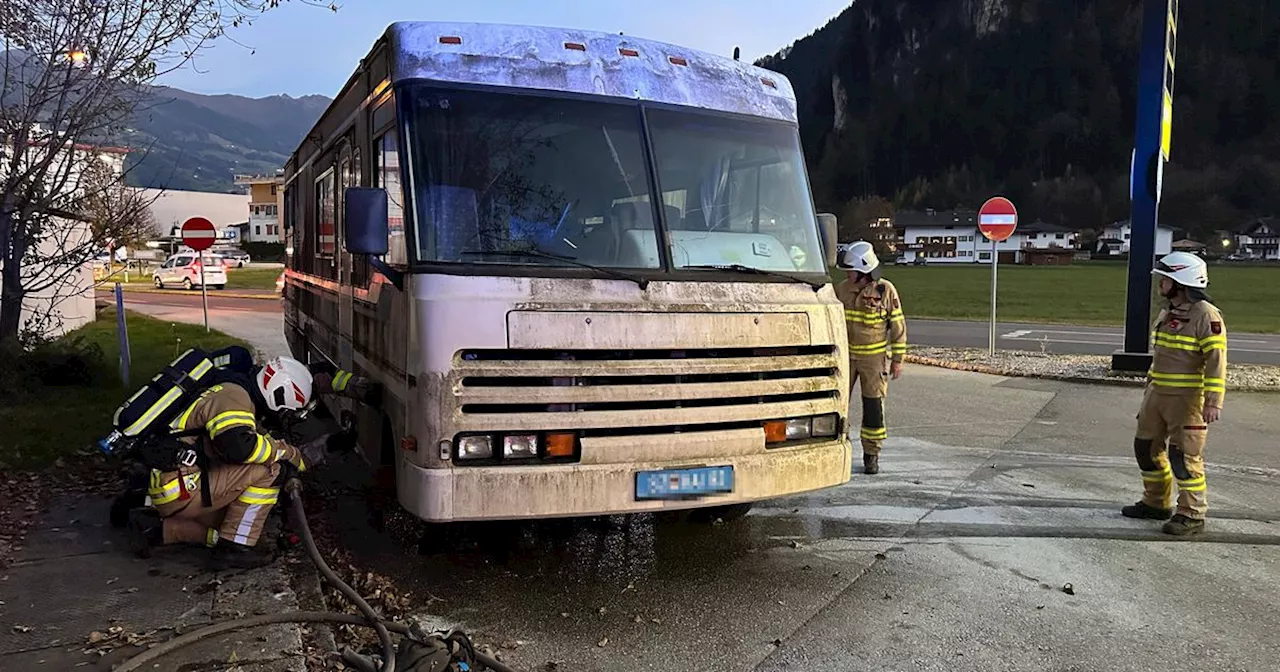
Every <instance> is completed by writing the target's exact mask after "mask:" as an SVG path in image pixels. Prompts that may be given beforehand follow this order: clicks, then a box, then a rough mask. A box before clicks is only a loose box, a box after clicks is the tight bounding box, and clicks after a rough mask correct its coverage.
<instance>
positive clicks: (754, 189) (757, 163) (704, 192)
mask: <svg viewBox="0 0 1280 672" xmlns="http://www.w3.org/2000/svg"><path fill="white" fill-rule="evenodd" d="M648 118H649V128H650V131H651V133H652V135H653V146H654V156H655V161H656V163H657V166H658V184H660V185H662V200H663V203H664V204H666V222H667V228H668V230H669V231H670V232H671V260H672V263H673V264H674V265H675V267H676V268H680V267H684V266H719V265H733V264H739V265H742V266H749V267H751V268H758V269H762V270H770V271H808V272H815V273H821V272H823V265H822V264H823V261H822V252H821V247H820V243H819V242H818V234H817V227H816V226H815V225H814V222H815V221H816V217H815V216H814V213H813V205H812V202H811V201H810V199H809V189H808V183H807V181H806V179H805V173H804V157H803V154H802V153H801V150H800V141H799V138H798V137H797V136H796V132H795V129H794V128H792V127H790V126H786V125H783V124H778V123H768V122H756V121H743V120H738V119H727V118H721V117H715V116H710V115H701V114H690V113H687V112H671V111H667V110H652V111H650V112H649V114H648Z"/></svg>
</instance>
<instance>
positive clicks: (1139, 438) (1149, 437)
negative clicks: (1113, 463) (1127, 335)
mask: <svg viewBox="0 0 1280 672" xmlns="http://www.w3.org/2000/svg"><path fill="white" fill-rule="evenodd" d="M1152 274H1153V275H1158V276H1160V296H1161V297H1163V298H1162V300H1161V303H1162V304H1163V305H1162V310H1161V311H1160V316H1159V317H1158V318H1157V319H1156V324H1155V330H1154V335H1153V337H1152V338H1153V344H1152V349H1153V352H1154V359H1153V361H1152V363H1151V370H1150V371H1149V372H1148V381H1147V388H1146V391H1145V392H1144V393H1143V397H1142V408H1141V410H1140V411H1139V412H1138V430H1137V433H1136V438H1135V439H1134V441H1133V451H1134V455H1135V457H1137V460H1138V466H1139V468H1140V469H1142V485H1143V496H1142V501H1140V502H1138V503H1136V504H1132V505H1130V506H1126V507H1124V508H1123V509H1122V512H1123V513H1124V515H1126V516H1128V517H1130V518H1150V519H1155V520H1168V519H1169V517H1170V515H1173V514H1174V513H1175V512H1174V511H1173V510H1172V509H1170V507H1169V500H1170V498H1171V496H1172V494H1173V481H1174V479H1177V481H1178V508H1177V512H1176V515H1173V518H1172V519H1171V520H1168V522H1166V523H1165V524H1164V527H1163V530H1164V532H1165V533H1166V534H1173V535H1179V536H1182V535H1188V534H1196V533H1198V532H1201V531H1202V530H1204V519H1205V512H1206V511H1207V510H1208V502H1207V500H1206V497H1205V480H1204V446H1205V437H1206V434H1207V432H1208V429H1209V425H1210V424H1212V423H1213V422H1215V421H1216V420H1217V419H1218V417H1219V416H1220V415H1221V413H1222V401H1223V397H1224V396H1225V395H1226V389H1227V388H1226V379H1227V329H1226V327H1225V326H1224V325H1223V322H1222V312H1221V311H1219V310H1218V308H1217V307H1216V306H1214V305H1213V304H1212V303H1209V297H1208V295H1206V294H1205V292H1204V290H1205V288H1206V287H1207V286H1208V285H1209V273H1208V270H1207V269H1206V268H1205V263H1204V260H1203V259H1201V258H1200V257H1197V256H1196V255H1194V254H1188V253H1186V252H1174V253H1173V254H1169V255H1166V256H1165V257H1163V258H1162V259H1160V261H1159V262H1157V263H1156V267H1155V270H1153V271H1152Z"/></svg>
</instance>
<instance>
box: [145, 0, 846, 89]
mask: <svg viewBox="0 0 1280 672" xmlns="http://www.w3.org/2000/svg"><path fill="white" fill-rule="evenodd" d="M337 2H338V5H339V9H338V11H337V12H336V13H335V12H332V11H329V10H327V9H323V8H319V7H315V6H312V5H307V4H304V3H303V2H300V0H288V2H285V3H282V4H281V7H280V8H278V9H274V10H271V11H269V12H267V13H266V14H264V15H262V16H261V17H259V18H256V19H255V20H254V23H253V24H252V25H250V26H247V27H240V28H233V29H231V31H230V33H229V36H230V37H231V38H233V40H234V42H233V41H232V40H227V39H223V40H220V41H218V42H217V43H215V44H214V45H212V46H211V47H208V48H207V49H206V50H204V51H202V52H200V53H199V54H198V55H197V57H196V59H195V61H194V63H193V64H191V65H189V66H187V67H186V68H184V69H182V70H179V71H176V72H173V73H169V74H167V75H165V76H164V77H162V78H161V79H160V81H159V83H160V84H166V85H168V86H174V87H177V88H180V89H185V90H187V91H192V92H195V93H207V94H218V93H234V94H240V95H244V96H251V97H255V98H257V97H263V96H272V95H276V94H280V93H286V94H289V95H291V96H295V97H296V96H304V95H308V94H314V93H318V94H322V95H325V96H330V97H332V96H334V95H335V94H337V93H338V90H339V89H340V88H341V87H342V85H343V84H344V83H345V82H346V81H347V79H348V77H350V76H351V73H352V72H353V71H355V68H356V65H357V64H359V62H360V59H361V58H363V57H364V56H365V55H366V54H367V53H368V52H369V49H370V48H372V47H373V43H374V42H375V41H376V40H377V39H378V37H379V36H381V35H382V32H383V30H385V29H386V27H387V24H390V23H393V22H395V21H467V22H477V23H512V24H521V25H524V24H528V25H539V26H553V27H562V28H579V29H583V30H600V31H606V32H623V33H626V34H628V35H634V36H636V37H643V38H648V39H653V40H659V41H662V42H670V43H673V44H678V45H681V46H686V47H691V48H694V49H701V50H703V51H708V52H711V53H716V54H723V55H725V56H731V55H732V54H733V48H734V47H735V46H740V47H741V48H742V60H743V61H747V62H751V61H754V60H756V59H757V58H759V57H761V56H765V55H768V54H773V53H776V52H777V51H778V50H780V49H782V48H783V47H786V46H788V45H790V44H791V43H792V42H795V41H796V40H798V39H800V38H802V37H804V36H806V35H808V34H810V33H812V32H813V31H814V30H817V29H818V28H820V27H822V26H823V25H824V24H826V22H827V21H828V20H830V19H831V18H833V17H834V16H836V15H837V14H839V13H840V12H841V11H843V10H844V9H845V8H846V7H848V6H849V5H850V4H851V0H789V2H781V1H779V0H337ZM787 4H790V5H791V6H789V7H786V9H782V7H783V6H784V5H787Z"/></svg>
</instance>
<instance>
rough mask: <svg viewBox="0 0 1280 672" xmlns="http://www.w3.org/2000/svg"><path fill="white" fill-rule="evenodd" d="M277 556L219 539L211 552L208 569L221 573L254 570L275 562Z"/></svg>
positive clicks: (256, 548)
mask: <svg viewBox="0 0 1280 672" xmlns="http://www.w3.org/2000/svg"><path fill="white" fill-rule="evenodd" d="M275 559H276V558H275V555H274V554H273V553H271V552H269V551H266V550H264V549H260V548H258V547H256V546H245V545H244V544H237V543H235V542H234V541H227V540H226V539H219V540H218V543H217V545H215V546H214V547H213V549H212V550H211V551H210V552H209V563H208V568H209V570H210V571H214V572H220V571H223V570H227V569H253V568H255V567H263V566H266V565H269V564H271V563H272V562H274V561H275Z"/></svg>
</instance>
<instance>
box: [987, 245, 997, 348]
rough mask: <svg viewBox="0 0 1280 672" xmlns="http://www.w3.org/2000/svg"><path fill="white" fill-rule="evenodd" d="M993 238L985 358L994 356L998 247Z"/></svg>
mask: <svg viewBox="0 0 1280 672" xmlns="http://www.w3.org/2000/svg"><path fill="white" fill-rule="evenodd" d="M998 244H999V243H997V242H996V241H995V239H994V238H993V239H992V240H991V332H990V334H989V338H988V340H987V356H988V357H995V356H996V267H997V266H999V265H1000V253H999V251H997V250H996V245H998Z"/></svg>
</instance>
